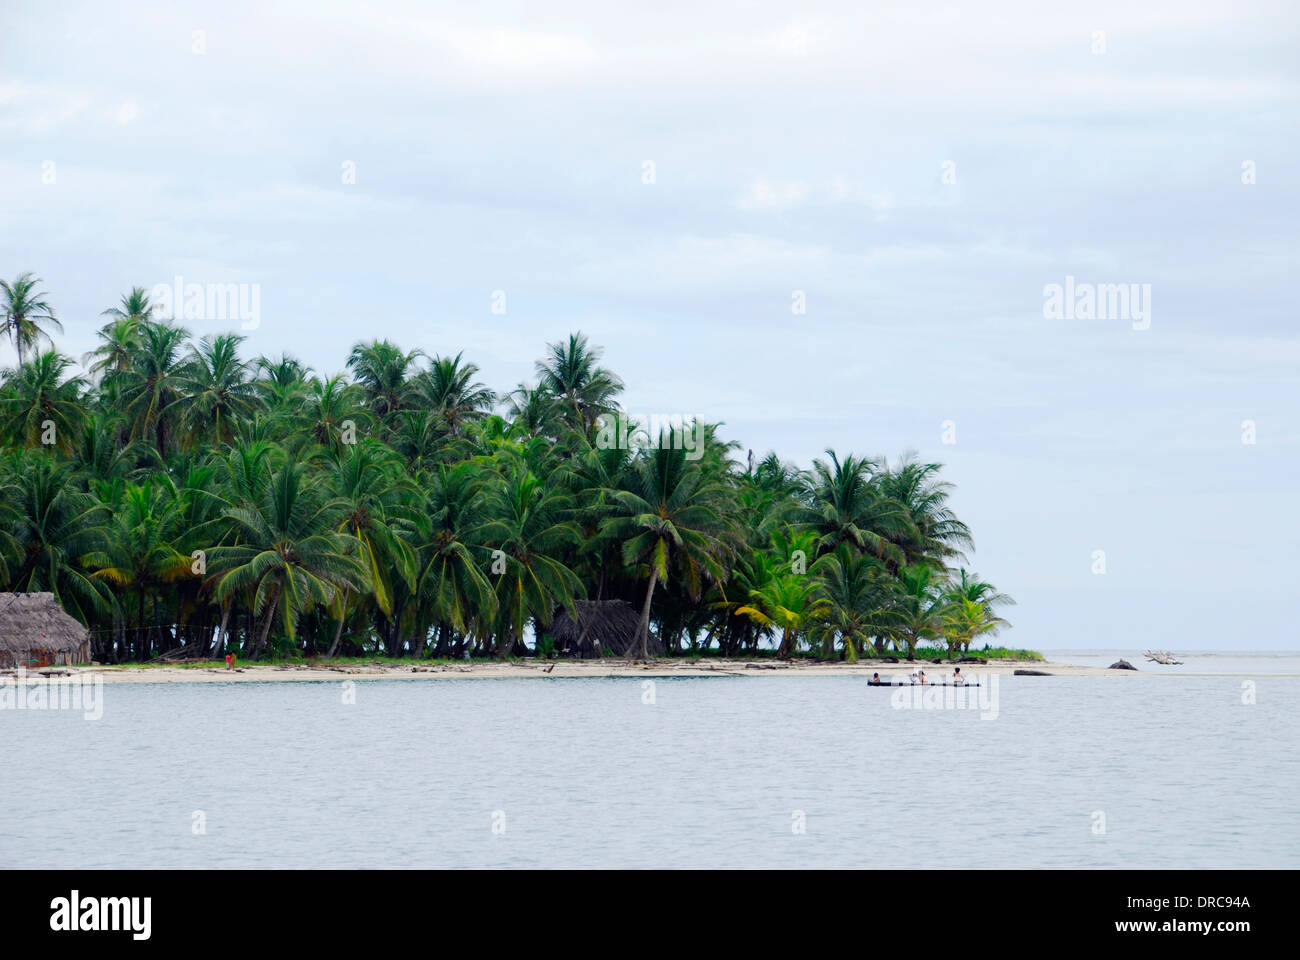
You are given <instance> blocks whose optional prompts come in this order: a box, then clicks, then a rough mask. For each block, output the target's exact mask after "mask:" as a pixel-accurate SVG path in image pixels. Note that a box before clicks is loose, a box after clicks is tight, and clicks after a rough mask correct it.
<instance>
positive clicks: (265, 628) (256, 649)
mask: <svg viewBox="0 0 1300 960" xmlns="http://www.w3.org/2000/svg"><path fill="white" fill-rule="evenodd" d="M279 605H280V581H279V580H277V581H276V582H275V584H274V585H273V586H272V587H271V596H270V597H269V598H267V602H266V616H265V617H263V618H262V628H261V629H260V630H258V631H257V643H255V644H254V645H253V653H252V657H251V659H253V660H256V659H257V658H258V657H260V656H261V655H262V651H263V650H264V649H266V638H267V635H268V634H270V632H271V621H272V620H274V619H275V611H276V608H277V607H278V606H279Z"/></svg>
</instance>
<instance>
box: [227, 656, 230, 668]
mask: <svg viewBox="0 0 1300 960" xmlns="http://www.w3.org/2000/svg"><path fill="white" fill-rule="evenodd" d="M226 669H227V670H229V669H230V654H226Z"/></svg>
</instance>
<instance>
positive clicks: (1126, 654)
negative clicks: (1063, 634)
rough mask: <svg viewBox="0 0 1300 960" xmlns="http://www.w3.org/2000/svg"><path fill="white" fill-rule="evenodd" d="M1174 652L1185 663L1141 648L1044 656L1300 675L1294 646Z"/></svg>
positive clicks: (1167, 668) (1150, 669)
mask: <svg viewBox="0 0 1300 960" xmlns="http://www.w3.org/2000/svg"><path fill="white" fill-rule="evenodd" d="M1173 653H1174V655H1175V656H1176V657H1177V659H1179V660H1181V661H1182V663H1181V664H1179V665H1177V666H1175V665H1173V664H1163V663H1154V662H1152V661H1150V660H1148V659H1147V658H1146V657H1145V656H1143V654H1142V651H1141V650H1044V651H1043V656H1044V657H1046V658H1047V659H1048V660H1050V661H1052V662H1054V663H1068V664H1073V665H1076V666H1080V667H1109V666H1110V665H1111V664H1112V663H1114V662H1115V661H1116V660H1121V659H1123V660H1127V661H1128V662H1129V663H1131V664H1133V666H1135V667H1137V668H1138V669H1139V670H1141V671H1144V672H1147V673H1153V674H1161V675H1171V676H1176V675H1178V674H1180V673H1183V674H1205V673H1210V674H1249V675H1251V676H1259V675H1273V676H1277V675H1292V676H1296V677H1300V653H1297V652H1295V651H1294V650H1261V651H1258V652H1242V651H1219V650H1188V651H1182V650H1175V651H1173Z"/></svg>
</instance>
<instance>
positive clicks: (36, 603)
mask: <svg viewBox="0 0 1300 960" xmlns="http://www.w3.org/2000/svg"><path fill="white" fill-rule="evenodd" d="M89 641H90V635H89V633H88V632H87V630H86V628H85V627H83V626H82V625H81V624H80V623H78V622H77V621H76V620H74V619H72V617H70V616H68V615H67V614H66V613H64V612H63V608H62V607H61V606H59V602H58V601H57V600H55V599H54V594H52V593H0V651H5V652H8V653H25V652H27V651H29V650H49V651H52V652H60V653H71V652H75V651H77V650H79V649H80V648H82V647H83V646H85V645H86V644H87V643H89Z"/></svg>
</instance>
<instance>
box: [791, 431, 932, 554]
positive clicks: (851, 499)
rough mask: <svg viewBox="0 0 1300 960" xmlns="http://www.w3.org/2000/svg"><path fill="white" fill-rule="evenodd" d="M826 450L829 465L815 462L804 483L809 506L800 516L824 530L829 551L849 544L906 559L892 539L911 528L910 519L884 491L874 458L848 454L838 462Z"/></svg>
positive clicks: (808, 526)
mask: <svg viewBox="0 0 1300 960" xmlns="http://www.w3.org/2000/svg"><path fill="white" fill-rule="evenodd" d="M826 454H827V456H829V457H830V463H827V462H826V461H824V460H814V461H813V471H812V475H811V477H809V478H808V480H807V481H806V495H807V498H808V500H809V502H810V505H809V506H807V507H804V508H803V509H801V510H799V511H798V512H797V514H796V516H798V517H799V518H800V519H801V520H802V522H803V525H804V526H805V528H806V529H810V530H815V531H816V532H817V533H818V534H820V536H821V538H822V542H823V544H824V545H825V546H826V547H827V548H828V549H831V550H833V549H835V548H836V547H838V546H839V545H840V544H841V543H850V544H852V545H853V546H854V547H855V548H856V549H858V550H861V551H863V552H864V553H870V554H871V555H872V556H875V557H880V558H882V559H885V560H887V561H889V562H890V563H893V564H899V563H902V562H903V561H904V559H905V555H904V553H903V551H902V550H901V549H899V548H898V547H897V546H896V545H895V543H894V540H895V539H897V538H899V537H901V536H902V535H903V534H904V532H905V531H906V530H907V519H906V517H905V516H904V514H903V512H902V510H901V509H900V508H899V506H898V505H897V504H896V503H894V502H893V501H891V500H890V499H889V498H888V497H886V496H885V495H884V492H883V490H881V488H880V485H879V483H878V481H877V480H876V478H875V470H876V466H877V464H876V461H874V460H869V459H865V458H861V457H855V456H853V455H849V456H847V457H845V458H844V462H843V463H840V459H839V457H838V456H837V455H836V453H835V451H834V450H827V451H826Z"/></svg>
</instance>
